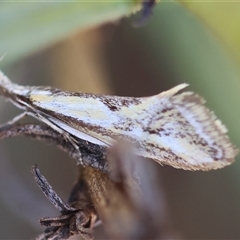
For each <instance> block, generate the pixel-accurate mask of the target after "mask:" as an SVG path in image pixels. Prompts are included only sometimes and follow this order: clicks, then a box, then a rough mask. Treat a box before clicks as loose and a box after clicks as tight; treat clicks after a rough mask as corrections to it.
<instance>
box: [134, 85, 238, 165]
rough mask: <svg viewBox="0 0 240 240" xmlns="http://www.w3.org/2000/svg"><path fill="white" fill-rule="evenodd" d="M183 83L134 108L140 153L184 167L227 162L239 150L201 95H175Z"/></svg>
mask: <svg viewBox="0 0 240 240" xmlns="http://www.w3.org/2000/svg"><path fill="white" fill-rule="evenodd" d="M185 86H186V85H183V84H181V85H179V86H177V87H175V88H173V89H170V90H169V91H167V92H163V93H160V94H158V95H156V96H153V97H149V98H145V101H143V102H142V106H141V105H139V106H137V107H136V110H135V112H136V113H137V114H136V116H135V117H134V118H135V119H136V126H137V124H138V123H140V125H141V126H139V129H138V132H139V133H140V134H139V135H138V134H136V136H135V138H136V139H138V138H139V141H138V142H139V144H140V146H141V148H140V149H141V150H140V154H141V155H143V156H145V157H149V158H152V159H155V160H156V161H157V162H159V163H164V164H168V165H171V166H173V167H176V168H183V169H187V170H210V169H217V168H221V167H224V166H226V165H229V164H230V163H231V162H232V161H233V160H234V157H235V156H236V155H237V153H238V150H236V148H235V147H234V146H233V145H232V144H231V142H230V140H229V138H228V136H227V134H226V133H227V129H226V128H225V126H224V125H223V124H222V123H221V121H220V120H218V119H217V117H216V116H215V114H214V113H213V112H211V111H210V110H209V109H208V108H206V107H205V106H204V103H205V101H204V100H203V99H202V98H201V97H200V96H198V95H196V94H194V93H193V92H183V93H179V94H177V92H178V91H179V90H180V89H182V88H183V87H185ZM136 132H137V131H136ZM140 139H142V141H141V140H140Z"/></svg>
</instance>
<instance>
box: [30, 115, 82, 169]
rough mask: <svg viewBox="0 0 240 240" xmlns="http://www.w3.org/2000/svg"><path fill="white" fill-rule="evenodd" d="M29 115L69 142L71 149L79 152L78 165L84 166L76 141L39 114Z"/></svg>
mask: <svg viewBox="0 0 240 240" xmlns="http://www.w3.org/2000/svg"><path fill="white" fill-rule="evenodd" d="M28 114H29V115H31V116H33V117H34V118H36V119H38V120H40V121H42V122H44V123H45V124H47V125H48V126H49V127H51V128H52V129H53V130H55V131H57V132H58V133H60V134H61V135H62V136H63V137H64V139H65V140H66V141H68V142H70V143H71V144H72V145H73V147H74V148H75V149H76V150H77V151H78V152H79V155H80V157H79V163H80V164H82V165H84V164H83V160H82V157H81V152H80V150H79V146H78V144H77V141H76V140H75V139H74V138H73V137H72V136H71V135H70V134H69V133H68V132H66V131H64V130H63V129H62V128H59V127H58V126H57V125H55V124H54V123H53V122H51V121H50V120H48V119H47V118H45V117H44V116H42V115H41V114H38V113H32V112H29V113H28Z"/></svg>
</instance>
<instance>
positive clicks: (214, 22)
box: [180, 0, 240, 64]
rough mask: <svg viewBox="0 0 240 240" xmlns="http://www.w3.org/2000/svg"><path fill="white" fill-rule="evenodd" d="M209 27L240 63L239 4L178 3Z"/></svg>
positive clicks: (233, 2)
mask: <svg viewBox="0 0 240 240" xmlns="http://www.w3.org/2000/svg"><path fill="white" fill-rule="evenodd" d="M180 2H182V4H183V5H184V6H185V7H186V8H188V9H189V10H191V11H192V12H193V13H194V14H195V15H196V16H198V17H199V19H201V21H203V22H204V23H205V25H206V26H207V27H209V28H210V29H211V30H212V31H213V32H214V33H215V35H216V36H217V37H218V38H219V39H220V40H221V41H222V42H223V43H224V44H225V46H226V48H228V49H229V50H230V51H231V54H232V55H233V56H234V58H235V60H237V62H238V64H239V63H240V44H239V43H240V25H239V22H240V14H239V13H240V2H238V1H229V2H228V1H221V2H219V1H209V2H205V1H204V2H201V1H196V0H195V1H194V0H193V1H180Z"/></svg>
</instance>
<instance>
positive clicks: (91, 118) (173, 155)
mask: <svg viewBox="0 0 240 240" xmlns="http://www.w3.org/2000/svg"><path fill="white" fill-rule="evenodd" d="M3 78H6V77H3V75H2V76H1V75H0V87H1V88H2V89H1V91H4V95H6V96H7V97H9V98H11V99H12V101H14V102H16V103H17V104H20V103H21V104H23V102H24V101H25V102H26V106H27V105H28V106H31V111H35V112H36V113H38V114H42V115H44V117H45V118H48V119H49V120H50V121H51V122H53V123H54V124H55V125H56V126H58V127H59V128H62V129H63V130H65V131H66V132H68V133H70V134H72V135H74V136H76V137H78V138H82V139H85V140H87V141H90V142H92V143H95V144H99V145H105V146H109V145H112V144H113V143H114V142H115V141H116V140H117V139H118V138H127V139H129V140H131V141H132V142H134V143H135V144H137V146H138V149H137V151H136V153H137V154H138V155H140V156H143V157H147V158H151V159H154V160H155V161H157V162H159V163H160V164H168V165H171V166H173V167H176V168H183V169H187V170H210V169H217V168H221V167H224V166H226V165H229V164H230V163H231V162H232V161H233V160H234V157H235V156H236V155H237V153H238V151H237V150H236V149H235V147H234V146H233V145H232V144H231V142H230V140H229V138H228V136H227V135H226V132H227V130H226V128H225V127H224V126H223V125H222V123H221V122H220V120H218V119H217V118H216V116H215V115H214V114H213V113H212V112H210V111H209V110H208V109H207V108H206V107H205V106H204V100H203V99H202V98H201V97H199V96H198V95H196V94H194V93H192V92H183V93H178V91H179V90H182V89H183V88H185V87H186V86H187V84H181V85H178V86H176V87H174V88H172V89H170V90H169V91H166V92H163V93H160V94H158V95H155V96H152V97H144V98H133V97H117V96H104V95H94V94H87V93H76V92H64V91H61V90H57V89H51V88H40V87H22V86H18V85H16V84H12V83H11V82H10V81H9V80H8V81H6V79H4V80H3ZM6 82H7V84H6ZM1 85H2V86H1ZM19 99H21V101H20V100H19ZM23 105H24V104H23Z"/></svg>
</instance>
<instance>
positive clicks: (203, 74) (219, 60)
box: [0, 3, 240, 239]
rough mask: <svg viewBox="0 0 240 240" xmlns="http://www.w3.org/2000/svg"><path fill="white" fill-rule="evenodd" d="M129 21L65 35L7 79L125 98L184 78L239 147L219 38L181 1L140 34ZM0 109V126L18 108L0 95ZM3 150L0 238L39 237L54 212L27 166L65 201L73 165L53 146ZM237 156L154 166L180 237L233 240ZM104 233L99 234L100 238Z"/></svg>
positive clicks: (237, 231)
mask: <svg viewBox="0 0 240 240" xmlns="http://www.w3.org/2000/svg"><path fill="white" fill-rule="evenodd" d="M132 21H133V18H128V19H124V20H122V21H120V22H117V23H115V24H112V23H111V24H110V23H109V24H104V25H102V26H101V27H95V28H91V29H88V30H85V31H82V32H81V33H75V34H72V35H71V36H69V37H67V38H66V39H64V40H61V41H58V42H57V43H56V44H54V45H51V46H50V47H47V48H45V49H44V50H41V51H39V52H38V53H36V54H34V55H32V56H30V57H27V58H24V59H22V60H21V61H18V62H16V63H15V64H13V65H11V66H9V67H6V68H5V69H6V70H5V73H6V75H7V76H8V77H9V78H10V79H11V80H12V81H14V82H17V83H21V84H28V85H49V86H54V87H58V88H61V89H64V90H73V91H83V92H93V93H102V94H117V95H122V96H148V95H153V94H156V93H159V92H161V91H164V90H167V89H169V88H171V87H173V86H175V85H176V84H178V83H181V82H187V83H190V84H191V85H190V88H189V89H190V90H193V91H195V92H198V93H199V94H200V95H202V96H204V98H205V99H206V100H207V105H208V106H209V107H210V108H211V109H212V110H214V111H215V112H216V114H217V116H219V117H220V118H221V119H222V120H223V122H224V123H225V124H226V125H227V127H228V128H229V130H230V136H231V139H232V140H233V142H234V143H235V144H236V145H237V146H238V147H240V137H239V134H238V133H239V131H240V130H239V121H236V119H238V120H239V117H240V112H239V102H238V99H239V96H238V92H239V90H240V78H239V76H240V75H238V72H237V71H236V69H237V67H236V66H237V64H235V63H233V62H232V61H231V59H230V57H229V56H231V54H232V55H233V53H231V52H227V48H226V47H223V46H224V44H223V42H222V39H221V38H220V37H218V35H217V34H216V33H214V32H211V31H210V29H208V28H207V27H205V26H203V24H202V22H201V21H200V19H198V18H196V17H195V16H194V15H193V14H191V13H190V12H188V11H186V9H184V8H183V7H182V6H180V5H179V4H172V5H169V4H165V3H162V4H158V6H157V7H156V9H155V10H154V16H153V17H152V18H151V19H150V21H149V22H148V23H147V25H145V26H144V27H142V28H139V29H135V28H132V27H131V23H132ZM6 58H7V56H6ZM236 96H237V97H238V99H237V97H236ZM226 99H227V100H226ZM0 103H1V108H2V109H1V113H2V114H1V122H4V121H7V120H9V119H10V118H11V117H13V116H15V115H16V114H17V113H19V112H20V111H19V110H17V109H16V108H15V107H14V106H12V105H11V104H10V103H7V104H6V103H5V102H4V99H3V98H2V97H1V102H0ZM27 121H28V122H33V121H35V120H33V119H31V118H28V119H27ZM0 149H1V151H0V160H1V161H0V166H1V167H0V193H1V196H0V212H1V215H0V239H20V238H21V239H28V238H33V237H34V236H36V235H37V234H38V233H40V232H41V231H42V228H41V227H40V226H39V225H38V219H39V218H41V217H45V216H52V215H56V214H58V213H57V212H56V211H55V210H54V207H53V206H52V205H51V204H50V203H49V202H48V201H47V200H46V199H45V197H44V196H43V194H42V193H41V192H40V190H39V189H38V187H37V186H36V184H35V183H34V180H33V177H32V176H31V173H30V167H31V166H32V165H33V164H34V163H37V164H38V165H39V167H40V169H41V171H42V173H43V174H44V175H45V176H46V178H47V179H48V180H49V182H50V183H51V184H52V186H53V187H54V189H55V190H56V191H57V192H58V193H59V195H60V196H61V197H62V198H63V199H65V200H67V198H68V194H69V191H70V189H71V186H72V184H73V182H74V181H75V179H76V177H77V171H76V165H75V162H74V160H72V159H70V158H69V157H68V156H67V155H66V154H65V153H62V152H61V151H60V150H58V149H56V148H55V147H53V146H48V145H47V144H45V143H42V142H37V141H33V140H31V139H26V138H22V137H17V138H14V139H6V140H4V141H3V142H1V145H0ZM239 160H240V159H239V157H238V159H236V161H237V162H236V163H234V164H233V165H232V166H229V167H226V168H224V169H222V170H217V171H210V172H189V171H183V170H176V169H174V168H171V167H167V166H164V167H162V166H160V165H157V164H156V167H157V168H158V169H159V174H160V175H161V178H162V185H163V189H164V192H165V195H166V201H167V204H168V211H169V214H170V219H171V224H172V227H173V229H174V230H175V231H176V232H178V234H179V236H181V237H182V238H183V239H238V238H240V228H239V222H240V190H239V189H240V188H239V180H240V179H239V173H238V170H239V169H240V163H239ZM149 174H151V173H149ZM156 201H157V199H156ZM101 228H102V227H101V226H100V227H98V228H97V229H96V236H98V234H99V236H104V235H101V234H102V233H101V231H102V230H101Z"/></svg>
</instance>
